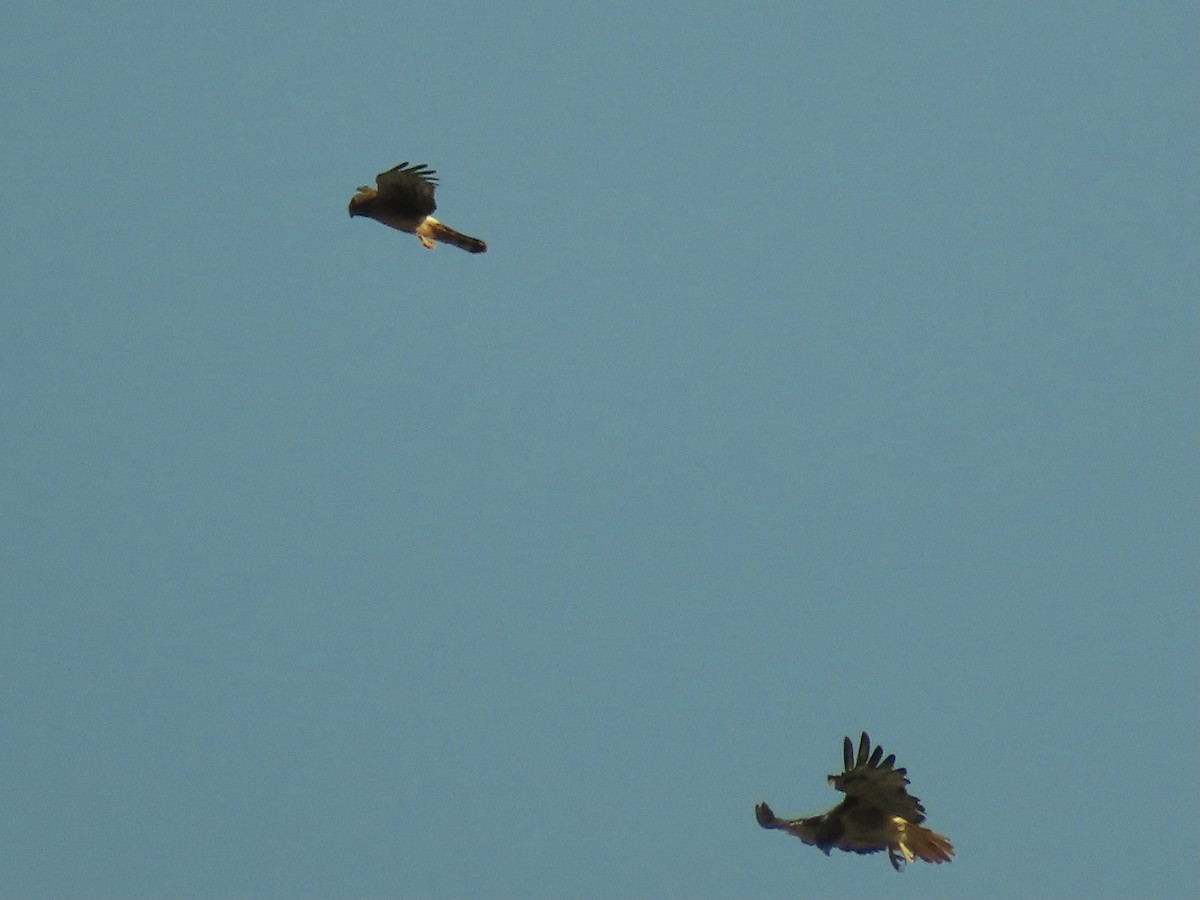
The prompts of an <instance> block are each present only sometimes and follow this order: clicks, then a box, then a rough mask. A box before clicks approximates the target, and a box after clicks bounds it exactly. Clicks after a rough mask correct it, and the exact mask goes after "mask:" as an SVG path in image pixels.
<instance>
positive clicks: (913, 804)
mask: <svg viewBox="0 0 1200 900" xmlns="http://www.w3.org/2000/svg"><path fill="white" fill-rule="evenodd" d="M842 755H843V757H844V760H845V771H844V772H840V773H839V774H837V775H830V776H829V783H830V784H831V785H833V787H835V788H837V789H838V790H839V791H842V792H843V793H845V794H846V796H847V797H848V798H850V797H852V798H854V800H856V801H857V804H856V805H858V806H868V807H875V808H877V809H880V810H882V811H884V812H885V813H887V814H888V815H889V816H900V817H901V818H902V819H904V820H905V821H908V822H912V823H913V824H914V825H915V824H919V823H921V822H923V821H925V807H924V806H922V805H921V801H920V800H918V799H917V798H916V797H914V796H912V794H910V793H909V792H908V790H907V788H908V783H909V781H908V770H907V769H903V768H896V767H895V764H896V756H895V754H892V755H890V756H888V757H887V758H886V759H884V758H883V748H882V747H876V748H875V751H874V752H871V739H870V738H869V737H867V733H866V732H865V731H864V732H863V733H862V738H860V739H859V742H858V755H857V756H856V755H855V753H854V744H852V743H851V741H850V738H846V739H845V742H844V743H843V744H842ZM844 802H846V803H849V800H847V801H844Z"/></svg>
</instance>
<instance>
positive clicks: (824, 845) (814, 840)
mask: <svg viewBox="0 0 1200 900" xmlns="http://www.w3.org/2000/svg"><path fill="white" fill-rule="evenodd" d="M842 756H843V757H844V760H845V771H843V772H839V773H838V774H836V775H830V776H829V783H830V785H832V786H833V787H835V788H837V789H838V790H839V791H842V792H843V793H845V795H846V799H845V800H843V801H842V802H841V803H839V804H838V805H837V806H835V807H834V808H833V809H831V810H829V812H827V813H824V814H822V815H819V816H811V817H810V818H807V819H779V818H776V816H775V813H773V812H771V807H769V806H767V804H765V803H760V804H758V806H756V807H755V808H754V815H755V816H756V817H757V819H758V824H759V825H761V826H762V827H763V828H778V829H779V830H781V831H786V832H787V833H788V834H794V835H795V836H796V837H798V838H800V840H802V841H804V843H806V844H812V845H813V846H815V847H817V848H819V849H821V850H823V851H825V855H826V856H828V855H829V851H830V850H832V849H834V848H837V849H838V850H845V851H847V852H850V853H877V852H879V851H880V850H887V852H888V859H889V860H891V863H892V868H894V869H895V870H896V871H897V872H899V871H900V869H902V868H903V866H904V863H906V862H912V861H913V860H914V859H923V860H925V861H926V862H931V863H944V862H950V860H951V859H952V858H953V856H954V846H953V845H952V844H951V843H950V841H949V840H947V839H946V838H945V837H943V836H942V835H940V834H938V833H937V832H936V831H930V830H929V829H928V828H925V827H924V826H922V825H921V823H922V822H924V821H925V807H924V806H922V805H921V801H920V800H918V799H917V798H916V797H914V796H912V795H911V794H910V793H909V792H908V791H907V789H906V786H907V785H908V783H909V782H908V770H907V769H897V768H894V766H895V763H896V757H895V755H894V754H893V755H891V756H889V757H888V758H887V759H882V757H883V748H882V747H876V748H875V752H874V753H872V752H871V739H870V738H869V737H867V733H866V732H865V731H864V732H863V734H862V738H861V739H860V740H859V742H858V756H857V757H855V755H854V745H853V744H852V743H851V742H850V738H846V740H845V743H844V744H843V745H842Z"/></svg>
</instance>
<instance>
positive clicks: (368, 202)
mask: <svg viewBox="0 0 1200 900" xmlns="http://www.w3.org/2000/svg"><path fill="white" fill-rule="evenodd" d="M437 183H438V180H437V172H436V171H434V170H433V169H431V168H429V167H428V166H427V165H425V163H418V164H417V165H415V166H410V165H409V164H408V163H406V162H402V163H400V165H398V166H393V167H392V168H390V169H388V170H387V171H386V172H380V173H379V174H378V175H377V176H376V177H375V187H374V188H369V187H367V186H366V185H365V184H364V185H359V188H358V192H357V193H356V194H355V195H354V196H353V197H351V198H350V217H351V218H353V217H354V216H367V217H368V218H371V219H374V220H375V221H376V222H382V223H383V224H384V225H388V226H390V227H392V228H396V229H398V230H400V231H407V232H408V233H409V234H415V235H416V236H417V237H418V238H419V239H420V241H421V243H422V244H424V245H425V246H426V247H428V248H429V249H430V250H432V249H433V242H434V241H441V242H442V243H444V244H453V245H454V246H455V247H462V249H464V250H466V251H467V252H468V253H485V252H487V244H485V243H484V242H483V241H481V240H480V239H479V238H473V237H471V236H470V235H466V234H463V233H462V232H460V231H455V230H454V229H453V228H450V227H448V226H446V225H443V224H442V223H441V222H439V221H438V220H437V219H435V218H434V217H433V211H434V210H435V209H437V204H436V203H434V202H433V190H434V188H436V187H437Z"/></svg>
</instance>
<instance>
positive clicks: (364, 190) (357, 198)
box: [350, 184, 375, 218]
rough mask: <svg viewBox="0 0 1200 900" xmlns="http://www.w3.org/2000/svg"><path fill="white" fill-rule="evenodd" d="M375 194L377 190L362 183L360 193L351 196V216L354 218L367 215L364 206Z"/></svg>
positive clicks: (359, 188)
mask: <svg viewBox="0 0 1200 900" xmlns="http://www.w3.org/2000/svg"><path fill="white" fill-rule="evenodd" d="M374 196H375V192H374V191H373V190H371V189H370V188H369V187H367V186H366V185H365V184H360V185H359V186H358V193H356V194H355V195H354V196H353V197H351V198H350V218H354V217H355V216H365V215H366V212H365V211H364V207H365V206H366V204H367V203H368V201H370V200H371V199H372V198H374Z"/></svg>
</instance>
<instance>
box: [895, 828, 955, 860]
mask: <svg viewBox="0 0 1200 900" xmlns="http://www.w3.org/2000/svg"><path fill="white" fill-rule="evenodd" d="M893 821H895V823H896V828H897V831H899V833H900V835H899V836H900V850H901V852H902V853H903V854H904V856H905V858H906V859H907V860H908V861H909V862H912V861H913V859H923V860H925V862H931V863H945V862H950V861H951V860H952V859H953V858H954V845H953V844H951V843H950V841H949V839H948V838H946V837H945V835H941V834H938V833H937V832H936V831H931V830H930V829H928V828H926V827H925V826H924V825H914V824H913V823H912V822H905V821H904V820H903V819H895V820H893Z"/></svg>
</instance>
